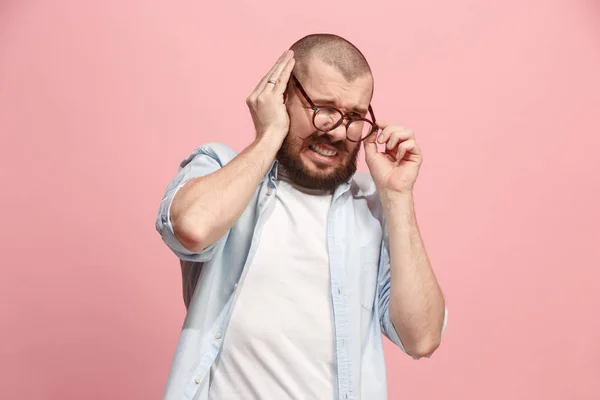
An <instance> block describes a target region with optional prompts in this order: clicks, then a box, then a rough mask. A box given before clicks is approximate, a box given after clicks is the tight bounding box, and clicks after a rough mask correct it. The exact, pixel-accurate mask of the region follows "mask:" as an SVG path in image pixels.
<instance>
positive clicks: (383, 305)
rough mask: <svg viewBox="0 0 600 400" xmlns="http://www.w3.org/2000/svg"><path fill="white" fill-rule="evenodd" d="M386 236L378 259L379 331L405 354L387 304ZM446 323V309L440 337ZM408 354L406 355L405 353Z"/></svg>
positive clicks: (388, 259) (387, 263)
mask: <svg viewBox="0 0 600 400" xmlns="http://www.w3.org/2000/svg"><path fill="white" fill-rule="evenodd" d="M388 244H389V241H388V236H387V233H384V240H383V243H382V245H381V254H380V258H379V278H378V286H379V287H378V288H377V289H378V291H379V299H378V307H379V318H380V320H379V322H380V325H381V331H382V332H383V334H384V335H385V337H387V338H388V339H389V340H391V341H392V343H394V344H395V345H397V346H398V347H400V348H401V349H402V351H404V352H405V353H406V349H405V348H404V345H403V344H402V341H401V340H400V336H399V335H398V332H397V331H396V328H395V327H394V325H393V324H392V320H391V318H390V311H389V303H390V256H389V250H388V248H389V247H388ZM447 321H448V309H447V308H445V309H444V322H443V325H442V335H443V334H444V331H445V330H446V324H447ZM407 354H408V353H407ZM429 357H431V355H429V356H427V358H429ZM413 359H415V360H417V359H419V357H413Z"/></svg>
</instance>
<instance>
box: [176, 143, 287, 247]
mask: <svg viewBox="0 0 600 400" xmlns="http://www.w3.org/2000/svg"><path fill="white" fill-rule="evenodd" d="M279 146H281V144H280V141H279V140H278V138H277V137H276V136H275V135H272V134H270V133H266V134H263V135H261V136H260V137H258V138H257V139H256V140H255V141H254V142H253V143H252V144H251V145H250V146H248V147H247V148H246V149H245V150H244V151H242V152H241V153H240V154H239V155H238V156H237V157H235V158H234V159H233V160H231V162H229V163H228V164H227V165H225V166H224V167H223V168H220V169H219V170H217V171H215V172H213V173H211V174H209V175H206V176H201V177H197V178H193V179H191V180H190V181H188V182H187V183H186V184H185V185H184V186H183V187H182V188H181V189H180V190H179V191H178V192H177V194H176V195H175V197H174V198H173V203H172V205H171V212H170V218H171V223H172V225H173V232H174V233H175V236H176V237H177V239H178V240H179V241H180V242H181V244H182V245H183V246H184V247H185V248H186V249H188V250H189V251H191V252H200V251H202V250H203V249H205V248H207V247H208V246H210V245H212V244H213V243H215V242H216V241H217V240H218V239H219V238H220V237H222V236H223V235H224V234H225V233H226V232H227V231H228V230H229V229H230V228H231V227H232V226H233V224H234V223H235V221H237V220H238V218H239V217H240V215H241V214H242V212H243V211H244V209H245V208H246V206H247V205H248V203H249V202H250V199H251V198H252V195H253V194H254V193H255V191H256V188H257V187H258V185H259V184H260V181H261V180H262V179H263V178H264V176H265V174H266V173H267V171H268V169H269V167H270V166H271V164H272V162H273V160H274V158H275V154H276V153H277V150H278V149H279Z"/></svg>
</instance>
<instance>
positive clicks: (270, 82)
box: [263, 50, 294, 91]
mask: <svg viewBox="0 0 600 400" xmlns="http://www.w3.org/2000/svg"><path fill="white" fill-rule="evenodd" d="M293 57H294V53H293V52H292V51H291V50H290V51H289V52H288V53H287V54H286V55H285V57H283V60H281V62H279V63H278V64H277V67H276V68H275V69H274V70H273V72H272V73H271V75H270V76H269V77H268V79H267V82H266V83H265V86H264V88H263V90H271V91H272V90H273V89H274V88H275V86H277V83H278V82H279V79H280V78H281V74H282V72H283V70H284V68H285V67H286V66H287V63H288V62H289V61H290V60H291V59H292V58H293ZM286 83H287V82H286Z"/></svg>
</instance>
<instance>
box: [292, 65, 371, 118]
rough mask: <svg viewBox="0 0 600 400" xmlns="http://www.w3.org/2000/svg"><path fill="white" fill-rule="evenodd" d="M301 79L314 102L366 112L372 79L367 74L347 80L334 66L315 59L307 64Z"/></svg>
mask: <svg viewBox="0 0 600 400" xmlns="http://www.w3.org/2000/svg"><path fill="white" fill-rule="evenodd" d="M303 81H304V82H301V83H302V86H304V88H305V89H306V90H307V91H308V95H309V96H310V98H311V100H312V101H313V102H314V103H315V104H322V105H337V106H338V107H342V108H348V109H349V110H350V109H353V108H358V109H360V111H361V112H366V110H367V107H368V106H369V103H370V101H371V93H372V90H373V89H372V88H373V79H372V78H371V76H370V75H369V74H364V75H362V76H359V77H357V78H356V79H354V80H352V81H348V80H347V79H346V78H345V77H344V75H343V74H342V73H341V72H340V71H339V70H337V69H336V68H335V67H334V66H332V65H329V64H326V63H324V62H322V61H320V60H315V61H314V62H311V63H310V64H309V65H308V66H307V69H306V77H305V78H304V79H303Z"/></svg>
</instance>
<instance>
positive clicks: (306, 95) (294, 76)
mask: <svg viewBox="0 0 600 400" xmlns="http://www.w3.org/2000/svg"><path fill="white" fill-rule="evenodd" d="M292 80H293V81H294V84H295V85H296V87H297V88H298V90H300V93H301V94H302V96H303V97H304V99H305V100H306V101H307V102H308V104H309V105H310V107H311V108H312V110H313V117H312V124H313V126H314V127H315V129H317V130H319V131H321V132H325V133H327V132H330V131H332V130H334V129H336V128H337V127H338V126H340V125H342V124H343V122H344V120H347V121H348V123H346V124H344V126H345V127H346V140H349V141H351V142H354V143H359V142H362V141H363V140H365V139H367V138H368V137H369V136H371V135H372V134H373V133H374V132H377V131H378V130H379V126H378V125H377V123H376V120H375V113H374V112H373V107H371V104H369V108H368V111H369V114H371V119H372V121H371V120H370V119H367V118H362V117H359V118H356V117H352V118H351V117H349V116H348V115H347V114H345V113H343V112H342V111H341V110H339V109H337V108H335V107H332V106H318V105H316V104H315V103H313V101H312V100H311V99H310V97H308V94H306V91H305V90H304V88H303V87H302V85H301V84H300V81H298V78H296V75H295V74H292ZM322 109H331V110H335V111H337V112H338V113H339V114H340V115H341V116H342V118H341V119H340V120H339V121H338V122H337V123H336V124H335V125H334V126H333V127H331V128H330V129H328V130H326V131H324V130H322V129H319V128H318V127H317V125H316V124H315V118H316V117H317V112H319V111H320V110H322ZM356 121H366V122H368V123H370V124H371V125H373V129H371V132H369V134H368V135H367V136H365V137H364V138H362V139H359V140H352V139H350V138H349V137H348V126H350V124H351V123H353V122H356Z"/></svg>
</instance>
